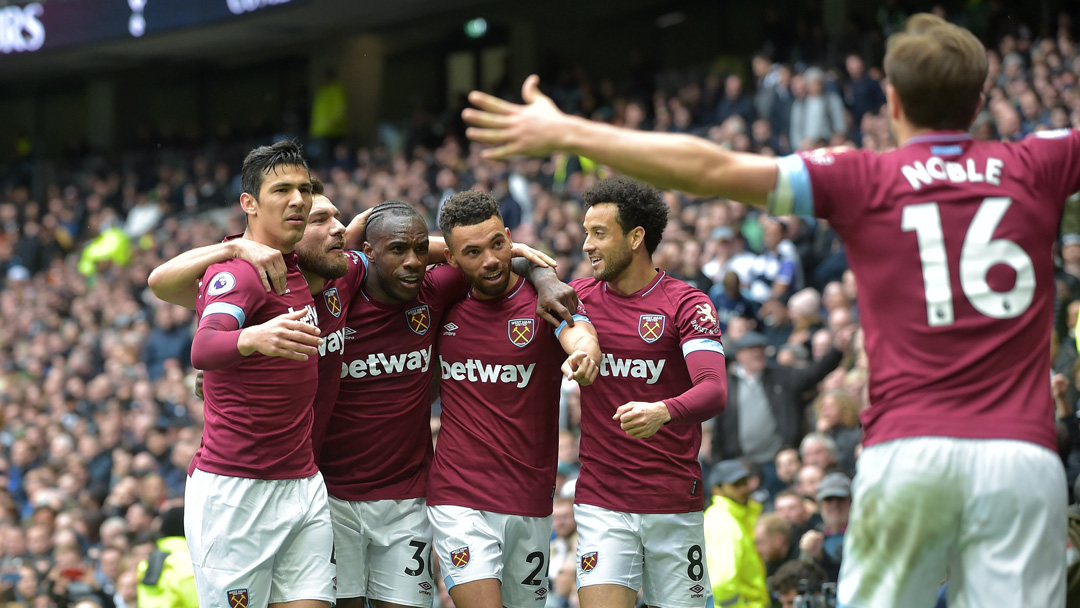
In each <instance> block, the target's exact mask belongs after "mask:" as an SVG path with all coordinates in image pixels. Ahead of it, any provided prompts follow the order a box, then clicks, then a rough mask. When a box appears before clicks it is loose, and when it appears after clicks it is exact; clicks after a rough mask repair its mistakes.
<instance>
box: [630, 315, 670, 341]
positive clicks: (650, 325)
mask: <svg viewBox="0 0 1080 608" xmlns="http://www.w3.org/2000/svg"><path fill="white" fill-rule="evenodd" d="M666 322H667V317H666V316H664V315H641V316H640V317H638V324H637V333H638V335H639V336H641V339H642V340H645V341H646V342H648V343H649V344H652V343H653V342H656V341H657V340H659V339H660V336H662V335H664V325H665V324H666Z"/></svg>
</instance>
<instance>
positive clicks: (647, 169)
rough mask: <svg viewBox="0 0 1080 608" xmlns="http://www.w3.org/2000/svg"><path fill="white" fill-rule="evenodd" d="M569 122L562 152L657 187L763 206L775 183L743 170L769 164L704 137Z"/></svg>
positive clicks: (773, 178) (580, 120)
mask: <svg viewBox="0 0 1080 608" xmlns="http://www.w3.org/2000/svg"><path fill="white" fill-rule="evenodd" d="M568 119H569V120H570V121H571V124H570V125H569V126H570V128H567V129H565V130H564V131H563V133H564V135H563V141H562V142H561V144H560V146H559V147H561V148H563V149H565V150H568V151H571V152H574V153H575V154H579V155H581V156H584V157H586V158H589V159H591V160H593V161H596V162H598V163H600V164H603V165H607V166H609V167H611V168H612V169H614V170H616V171H618V172H619V173H625V174H626V175H629V176H630V177H633V178H636V179H639V180H641V181H644V182H648V183H650V184H653V185H654V186H657V187H658V188H663V189H672V190H678V191H681V192H688V193H692V194H698V195H704V196H723V197H725V198H731V199H735V200H738V201H742V202H744V203H747V204H750V205H755V206H759V207H761V206H764V205H765V202H766V197H767V196H768V193H769V191H770V190H772V189H773V187H774V186H775V184H776V174H775V171H773V172H772V174H771V176H770V175H768V172H754V173H753V174H749V173H746V172H744V171H742V170H741V168H740V166H739V165H740V163H754V164H760V163H762V162H766V163H767V162H771V161H769V160H768V159H764V158H763V157H758V156H757V155H749V154H741V153H736V152H729V151H727V150H725V149H723V148H721V147H719V146H717V145H715V144H713V143H712V142H710V141H708V140H705V139H702V138H700V137H695V136H692V135H681V134H671V133H654V132H649V131H635V130H631V129H624V128H619V127H614V126H611V125H607V124H604V123H599V122H595V121H590V120H586V119H584V118H579V117H568ZM758 173H763V174H762V175H758Z"/></svg>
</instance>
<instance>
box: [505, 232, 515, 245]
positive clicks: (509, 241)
mask: <svg viewBox="0 0 1080 608" xmlns="http://www.w3.org/2000/svg"><path fill="white" fill-rule="evenodd" d="M503 230H506V242H507V243H509V244H510V246H511V247H513V246H514V237H512V236H510V229H509V228H504V229H503Z"/></svg>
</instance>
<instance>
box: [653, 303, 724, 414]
mask: <svg viewBox="0 0 1080 608" xmlns="http://www.w3.org/2000/svg"><path fill="white" fill-rule="evenodd" d="M676 306H677V307H676V316H675V322H676V325H677V326H678V330H679V346H680V347H681V348H682V355H683V359H684V360H685V361H686V368H687V371H688V372H689V373H690V379H691V381H692V382H693V386H691V387H690V388H689V389H688V390H687V391H686V392H684V393H682V394H680V395H676V396H673V397H671V398H669V399H665V400H664V404H665V405H666V406H667V408H668V413H669V414H670V415H671V424H700V423H701V422H704V421H705V420H708V419H710V418H712V417H714V416H716V415H718V414H719V413H720V412H721V411H723V409H724V405H725V404H726V403H727V377H726V375H725V373H724V369H725V359H724V347H723V345H722V344H721V343H720V324H719V322H718V321H717V317H716V309H714V308H713V306H712V301H710V300H709V297H708V296H706V295H705V294H704V293H702V292H700V291H698V290H696V289H695V290H690V291H687V292H686V293H685V294H684V295H682V297H680V298H679V301H678V302H677V305H676Z"/></svg>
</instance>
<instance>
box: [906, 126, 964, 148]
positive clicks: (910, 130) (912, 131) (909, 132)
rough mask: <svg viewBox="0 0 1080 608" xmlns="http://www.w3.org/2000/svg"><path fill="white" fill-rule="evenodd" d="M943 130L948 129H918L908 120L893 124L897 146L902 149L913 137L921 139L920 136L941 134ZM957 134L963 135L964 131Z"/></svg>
mask: <svg viewBox="0 0 1080 608" xmlns="http://www.w3.org/2000/svg"><path fill="white" fill-rule="evenodd" d="M943 130H948V129H932V128H930V127H918V126H915V125H913V124H911V123H910V122H908V121H906V120H898V121H895V122H894V123H893V135H895V136H896V146H897V147H898V148H902V147H903V146H904V144H905V143H907V141H908V140H909V139H911V138H913V137H919V136H920V135H929V134H931V133H940V132H941V131H943ZM956 133H962V131H956Z"/></svg>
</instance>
